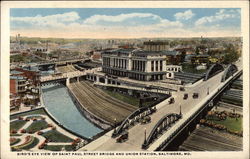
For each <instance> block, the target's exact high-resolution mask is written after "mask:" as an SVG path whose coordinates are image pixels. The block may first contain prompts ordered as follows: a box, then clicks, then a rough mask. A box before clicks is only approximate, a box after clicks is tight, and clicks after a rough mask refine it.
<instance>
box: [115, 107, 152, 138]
mask: <svg viewBox="0 0 250 159" xmlns="http://www.w3.org/2000/svg"><path fill="white" fill-rule="evenodd" d="M155 111H156V107H154V108H152V107H142V108H139V109H137V110H135V111H134V112H133V113H132V114H130V115H129V116H128V117H127V118H126V119H125V120H124V121H123V122H122V123H121V125H120V126H119V127H118V128H115V129H114V132H113V134H112V137H117V136H118V135H120V134H121V133H122V132H123V131H125V130H126V129H128V128H129V126H133V125H135V124H136V122H139V120H140V119H142V118H143V117H145V116H147V115H150V114H152V113H154V112H155Z"/></svg>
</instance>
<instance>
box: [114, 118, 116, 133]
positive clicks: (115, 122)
mask: <svg viewBox="0 0 250 159" xmlns="http://www.w3.org/2000/svg"><path fill="white" fill-rule="evenodd" d="M114 127H115V129H114V134H116V118H115V123H114Z"/></svg>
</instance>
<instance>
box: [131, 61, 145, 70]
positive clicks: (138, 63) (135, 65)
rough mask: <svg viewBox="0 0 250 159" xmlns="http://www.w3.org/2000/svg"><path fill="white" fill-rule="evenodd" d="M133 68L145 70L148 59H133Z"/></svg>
mask: <svg viewBox="0 0 250 159" xmlns="http://www.w3.org/2000/svg"><path fill="white" fill-rule="evenodd" d="M132 70H136V71H143V72H145V70H146V61H139V60H133V61H132Z"/></svg>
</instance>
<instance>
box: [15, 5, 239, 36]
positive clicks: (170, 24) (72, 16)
mask: <svg viewBox="0 0 250 159" xmlns="http://www.w3.org/2000/svg"><path fill="white" fill-rule="evenodd" d="M239 15H240V11H239V10H236V9H231V10H224V9H221V10H219V11H218V12H217V13H214V15H213V16H206V17H202V18H200V19H198V20H197V21H196V23H195V24H193V23H192V24H190V25H189V26H187V25H186V26H185V27H184V24H183V23H182V22H183V21H182V20H188V19H190V18H192V17H193V16H195V14H194V13H192V11H191V10H187V11H185V12H179V13H176V14H175V15H174V16H175V18H176V20H169V19H166V18H162V17H161V16H159V15H156V14H153V13H136V12H135V13H128V14H119V15H100V14H96V15H92V16H90V17H87V18H86V19H83V18H81V17H80V16H79V14H78V13H77V12H67V13H63V14H54V15H47V16H41V15H36V16H30V17H11V18H10V20H11V23H10V24H11V32H12V33H14V32H15V33H21V34H22V35H29V36H32V35H33V36H39V35H40V36H41V37H46V36H48V37H70V38H73V37H75V38H77V37H78V38H81V37H84V38H105V37H106V38H112V37H115V38H123V37H124V38H128V37H129V38H136V37H185V36H187V37H188V36H192V35H193V36H196V35H197V36H200V35H203V34H206V35H226V34H229V33H234V34H235V35H236V34H238V35H240V27H239V25H240V24H239V23H236V25H235V26H238V28H235V27H234V26H233V25H232V24H231V23H230V24H229V25H228V26H229V27H225V25H221V24H218V23H215V24H213V23H214V22H218V21H221V22H224V19H230V18H236V17H237V16H239ZM207 23H212V24H213V25H204V24H207ZM230 27H231V28H230ZM233 27H234V28H233ZM222 31H223V32H222ZM219 33H223V34H219ZM229 35H230V34H229Z"/></svg>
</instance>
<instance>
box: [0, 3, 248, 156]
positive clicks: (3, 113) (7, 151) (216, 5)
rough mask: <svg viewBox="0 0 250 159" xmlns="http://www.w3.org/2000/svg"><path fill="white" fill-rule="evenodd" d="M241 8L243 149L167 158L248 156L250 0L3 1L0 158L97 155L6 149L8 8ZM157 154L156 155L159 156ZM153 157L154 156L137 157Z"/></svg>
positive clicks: (7, 142)
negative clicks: (22, 153)
mask: <svg viewBox="0 0 250 159" xmlns="http://www.w3.org/2000/svg"><path fill="white" fill-rule="evenodd" d="M128 7H129V8H241V19H242V22H241V30H242V36H243V49H242V50H243V67H244V69H243V82H244V86H243V87H244V91H243V97H244V98H243V99H244V100H243V105H244V108H243V112H244V119H243V121H244V122H243V124H244V129H243V130H244V134H243V136H244V139H243V151H242V152H192V155H191V156H165V157H166V158H197V159H205V158H208V159H211V158H221V159H224V158H227V159H229V158H232V159H233V158H246V159H248V158H249V116H248V115H249V2H248V1H108V2H107V1H95V2H94V1H84V2H79V1H78V2H76V1H47V2H42V1H16V2H13V1H4V2H1V87H0V88H1V98H0V99H1V157H2V158H3V159H8V158H9V159H14V158H26V159H27V158H32V159H33V158H39V159H41V158H48V157H49V158H77V159H79V158H100V156H95V157H94V156H56V157H53V156H46V155H39V156H17V155H16V153H15V152H14V153H13V152H10V149H9V131H8V130H9V48H10V44H9V41H10V31H9V9H10V8H128ZM124 157H126V158H139V156H134V157H133V156H101V158H124ZM162 157H163V156H158V157H157V158H162ZM140 158H156V156H140Z"/></svg>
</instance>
